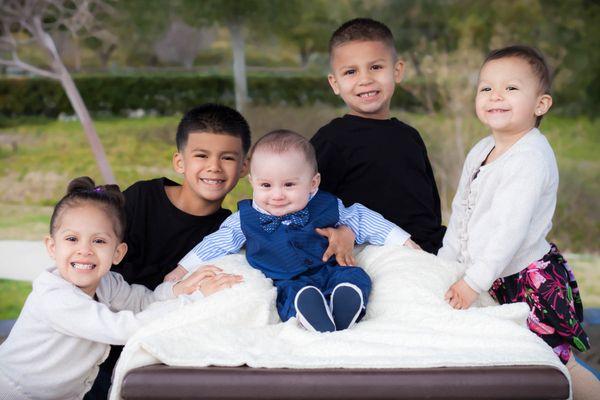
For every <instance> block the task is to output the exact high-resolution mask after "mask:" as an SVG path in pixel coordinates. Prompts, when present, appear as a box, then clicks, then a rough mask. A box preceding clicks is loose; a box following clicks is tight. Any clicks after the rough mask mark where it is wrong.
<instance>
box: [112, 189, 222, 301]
mask: <svg viewBox="0 0 600 400" xmlns="http://www.w3.org/2000/svg"><path fill="white" fill-rule="evenodd" d="M174 185H177V183H175V182H173V181H171V180H169V179H167V178H158V179H153V180H149V181H140V182H136V183H134V184H133V185H131V186H130V187H129V188H127V189H126V190H125V191H124V192H123V194H124V195H125V212H126V215H127V228H126V230H125V242H126V243H127V246H128V250H127V253H126V254H125V258H124V259H123V260H122V261H121V263H120V264H119V265H117V266H114V267H113V268H112V270H113V271H115V272H119V273H120V274H121V275H123V277H124V278H125V280H126V281H127V282H129V283H137V284H141V285H144V286H146V287H147V288H149V289H152V290H154V288H156V286H158V285H159V284H160V283H161V282H162V281H163V279H164V277H165V275H167V274H168V273H169V272H171V270H173V268H175V267H176V266H177V262H178V261H179V260H181V259H182V258H183V256H185V255H186V254H187V253H188V251H190V250H191V249H193V248H194V246H195V245H196V244H198V243H199V242H201V241H202V239H203V238H204V237H205V236H206V235H209V234H211V233H213V232H215V231H216V230H218V229H219V226H220V225H221V223H222V222H223V221H224V220H225V219H226V218H227V217H228V216H229V215H231V211H229V210H225V209H223V208H221V209H219V210H218V211H217V212H216V213H214V214H211V215H207V216H201V217H199V216H195V215H190V214H187V213H185V212H183V211H181V210H180V209H178V208H177V207H175V206H174V205H173V203H171V201H170V200H169V198H168V197H167V193H166V191H165V186H174Z"/></svg>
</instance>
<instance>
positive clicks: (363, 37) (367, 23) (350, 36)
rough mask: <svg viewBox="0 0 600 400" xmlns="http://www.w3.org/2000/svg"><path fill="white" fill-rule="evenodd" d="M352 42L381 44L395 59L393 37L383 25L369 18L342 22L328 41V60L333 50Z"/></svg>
mask: <svg viewBox="0 0 600 400" xmlns="http://www.w3.org/2000/svg"><path fill="white" fill-rule="evenodd" d="M354 41H375V42H382V43H384V44H385V45H386V46H388V47H389V48H390V50H391V51H392V53H393V55H394V58H396V47H395V46H394V35H392V31H390V28H388V27H387V26H386V25H385V24H384V23H382V22H379V21H375V20H374V19H370V18H355V19H351V20H350V21H346V22H344V23H343V24H342V25H341V26H340V27H339V28H337V29H336V30H335V32H333V35H331V39H329V58H330V59H331V55H332V53H333V50H334V49H335V48H336V47H338V46H341V45H342V44H344V43H348V42H354Z"/></svg>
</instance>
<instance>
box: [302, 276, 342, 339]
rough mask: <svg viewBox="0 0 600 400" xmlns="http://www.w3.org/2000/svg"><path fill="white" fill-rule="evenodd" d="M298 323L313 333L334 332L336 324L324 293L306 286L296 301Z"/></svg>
mask: <svg viewBox="0 0 600 400" xmlns="http://www.w3.org/2000/svg"><path fill="white" fill-rule="evenodd" d="M294 306H295V307H296V316H297V317H298V321H300V323H301V324H302V326H304V327H305V328H306V329H308V330H309V331H312V332H333V331H335V324H334V323H333V318H332V317H331V311H329V307H327V302H326V301H325V297H323V293H321V291H320V290H319V289H317V288H316V287H314V286H305V287H303V288H302V289H300V291H299V292H298V293H297V294H296V298H295V299H294Z"/></svg>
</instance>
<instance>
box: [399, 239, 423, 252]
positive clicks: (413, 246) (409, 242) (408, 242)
mask: <svg viewBox="0 0 600 400" xmlns="http://www.w3.org/2000/svg"><path fill="white" fill-rule="evenodd" d="M402 246H406V247H409V248H411V249H415V250H423V249H421V246H419V245H418V244H416V243H415V242H413V241H412V240H411V239H406V242H404V244H403V245H402Z"/></svg>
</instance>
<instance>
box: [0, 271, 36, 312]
mask: <svg viewBox="0 0 600 400" xmlns="http://www.w3.org/2000/svg"><path fill="white" fill-rule="evenodd" d="M30 292H31V283H30V282H23V281H11V280H6V279H0V319H16V318H17V317H18V316H19V313H20V312H21V308H22V307H23V304H24V303H25V299H27V296H28V295H29V293H30Z"/></svg>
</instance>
